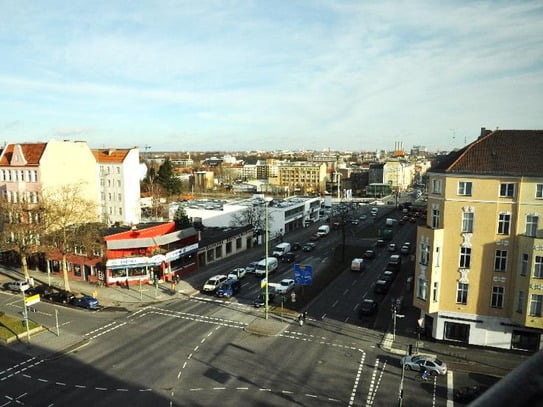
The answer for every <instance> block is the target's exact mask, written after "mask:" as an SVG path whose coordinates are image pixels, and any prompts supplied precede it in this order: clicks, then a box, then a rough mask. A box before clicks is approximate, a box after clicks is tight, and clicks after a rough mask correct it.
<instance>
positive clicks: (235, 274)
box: [227, 267, 247, 280]
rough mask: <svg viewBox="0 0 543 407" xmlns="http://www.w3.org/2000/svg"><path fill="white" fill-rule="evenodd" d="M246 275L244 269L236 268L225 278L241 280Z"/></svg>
mask: <svg viewBox="0 0 543 407" xmlns="http://www.w3.org/2000/svg"><path fill="white" fill-rule="evenodd" d="M246 274H247V269H245V268H244V267H236V268H235V269H234V270H232V271H231V272H230V273H228V275H227V277H228V278H229V279H233V280H241V279H242V278H243V277H245V275H246Z"/></svg>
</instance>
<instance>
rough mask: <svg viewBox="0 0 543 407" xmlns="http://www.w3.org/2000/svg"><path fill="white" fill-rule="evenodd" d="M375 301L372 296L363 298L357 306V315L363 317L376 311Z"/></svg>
mask: <svg viewBox="0 0 543 407" xmlns="http://www.w3.org/2000/svg"><path fill="white" fill-rule="evenodd" d="M377 308H378V305H377V301H375V300H374V299H372V298H365V299H364V300H363V301H362V302H361V303H360V307H359V308H358V316H359V317H364V316H369V315H373V314H375V313H376V312H377Z"/></svg>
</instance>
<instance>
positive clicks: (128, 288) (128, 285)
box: [126, 278, 130, 290]
mask: <svg viewBox="0 0 543 407" xmlns="http://www.w3.org/2000/svg"><path fill="white" fill-rule="evenodd" d="M126 289H127V290H130V284H128V278H127V279H126Z"/></svg>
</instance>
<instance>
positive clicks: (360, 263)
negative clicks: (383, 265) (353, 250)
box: [351, 258, 364, 271]
mask: <svg viewBox="0 0 543 407" xmlns="http://www.w3.org/2000/svg"><path fill="white" fill-rule="evenodd" d="M362 270H364V259H360V258H355V259H353V261H351V271H362Z"/></svg>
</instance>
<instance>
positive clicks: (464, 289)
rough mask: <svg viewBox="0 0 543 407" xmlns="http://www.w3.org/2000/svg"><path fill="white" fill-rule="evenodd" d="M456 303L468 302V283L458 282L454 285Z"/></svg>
mask: <svg viewBox="0 0 543 407" xmlns="http://www.w3.org/2000/svg"><path fill="white" fill-rule="evenodd" d="M456 303H457V304H467V303H468V285H467V284H466V283H460V282H458V286H457V287H456Z"/></svg>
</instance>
